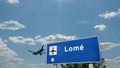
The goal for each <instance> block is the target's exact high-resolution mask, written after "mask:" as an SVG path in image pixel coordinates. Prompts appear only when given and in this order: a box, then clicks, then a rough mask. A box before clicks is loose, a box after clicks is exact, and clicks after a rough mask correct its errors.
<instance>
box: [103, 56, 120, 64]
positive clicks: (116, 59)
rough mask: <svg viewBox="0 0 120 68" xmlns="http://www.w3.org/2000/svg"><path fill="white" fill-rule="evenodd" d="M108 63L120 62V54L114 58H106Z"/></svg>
mask: <svg viewBox="0 0 120 68" xmlns="http://www.w3.org/2000/svg"><path fill="white" fill-rule="evenodd" d="M105 61H106V62H107V63H119V62H120V56H117V57H115V58H113V59H105Z"/></svg>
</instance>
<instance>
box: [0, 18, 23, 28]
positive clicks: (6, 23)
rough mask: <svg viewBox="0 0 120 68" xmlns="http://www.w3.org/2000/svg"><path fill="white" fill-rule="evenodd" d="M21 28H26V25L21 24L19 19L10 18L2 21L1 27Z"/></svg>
mask: <svg viewBox="0 0 120 68" xmlns="http://www.w3.org/2000/svg"><path fill="white" fill-rule="evenodd" d="M21 28H25V26H24V25H22V24H20V23H19V22H18V21H12V20H10V21H4V22H2V23H0V29H9V30H19V29H21Z"/></svg>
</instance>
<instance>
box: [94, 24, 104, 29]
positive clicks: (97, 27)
mask: <svg viewBox="0 0 120 68" xmlns="http://www.w3.org/2000/svg"><path fill="white" fill-rule="evenodd" d="M94 28H95V29H98V30H100V31H103V30H105V28H106V25H104V24H101V25H95V26H94Z"/></svg>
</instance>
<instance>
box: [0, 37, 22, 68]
mask: <svg viewBox="0 0 120 68" xmlns="http://www.w3.org/2000/svg"><path fill="white" fill-rule="evenodd" d="M22 62H23V59H21V58H19V57H18V56H17V54H16V53H15V52H14V51H13V50H11V49H10V48H9V47H8V46H7V44H5V42H4V41H3V40H2V39H1V38H0V68H17V66H18V65H19V64H21V63H22Z"/></svg>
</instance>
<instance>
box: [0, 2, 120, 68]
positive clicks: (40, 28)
mask: <svg viewBox="0 0 120 68" xmlns="http://www.w3.org/2000/svg"><path fill="white" fill-rule="evenodd" d="M119 3H120V1H119V0H89V1H88V0H35V1H33V0H0V68H50V67H51V68H53V65H47V64H46V54H44V55H42V56H33V55H32V54H31V53H29V52H28V51H27V50H28V49H30V50H34V51H36V50H38V49H39V48H40V47H41V45H42V44H47V43H53V42H59V41H65V40H73V39H79V38H85V37H91V36H98V37H99V43H100V47H101V54H102V57H103V58H105V59H106V65H107V67H108V68H119V67H120V65H119V63H120V53H119V51H120V41H119V40H120V36H119V35H120V31H119V29H120V27H119V25H120V19H119V18H120V4H119ZM45 47H46V46H45Z"/></svg>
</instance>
